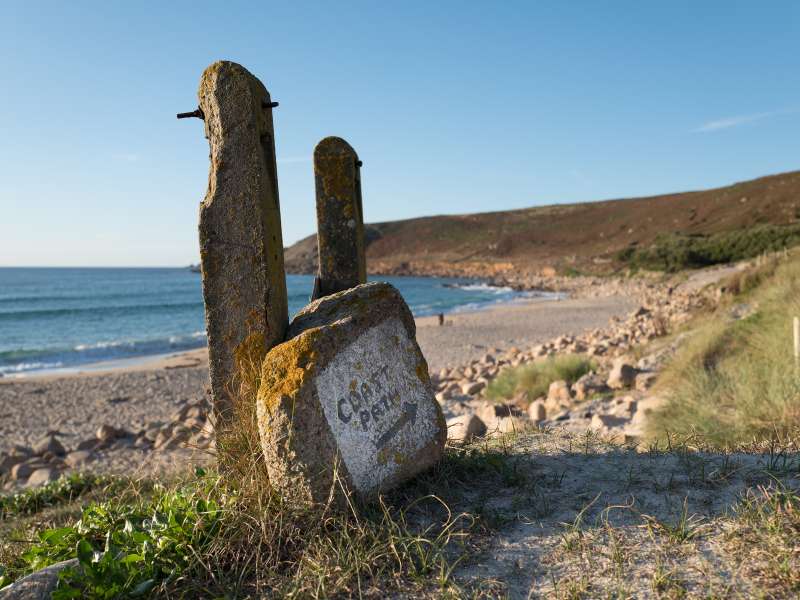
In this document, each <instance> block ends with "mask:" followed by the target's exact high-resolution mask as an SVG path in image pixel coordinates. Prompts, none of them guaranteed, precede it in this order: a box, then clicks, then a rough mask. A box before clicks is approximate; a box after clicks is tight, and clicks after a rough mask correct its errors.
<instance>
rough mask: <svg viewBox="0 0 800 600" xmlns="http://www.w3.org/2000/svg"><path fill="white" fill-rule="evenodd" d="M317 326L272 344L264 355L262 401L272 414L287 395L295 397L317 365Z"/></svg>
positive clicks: (259, 400) (260, 398)
mask: <svg viewBox="0 0 800 600" xmlns="http://www.w3.org/2000/svg"><path fill="white" fill-rule="evenodd" d="M316 334H317V330H315V329H310V330H308V331H306V332H304V333H302V334H301V335H299V336H297V337H296V338H293V339H291V340H289V341H287V342H284V343H283V344H278V345H277V346H275V347H274V348H272V349H271V350H270V351H269V352H268V353H267V355H266V357H265V358H264V363H263V367H262V371H261V386H260V387H259V390H258V402H259V403H261V404H263V405H264V407H265V408H266V409H267V411H268V412H269V413H270V414H271V413H273V412H274V411H275V409H276V408H277V407H278V405H279V404H280V403H281V401H283V400H284V399H288V400H290V401H294V399H295V398H296V396H297V392H298V391H299V390H300V389H301V387H302V385H303V383H304V381H305V380H306V378H307V377H308V376H309V374H310V373H311V372H312V371H313V369H314V367H315V366H316V356H317V353H316V351H315V347H316V341H317V338H318V337H319V336H318V335H316Z"/></svg>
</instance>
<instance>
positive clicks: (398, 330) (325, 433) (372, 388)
mask: <svg viewBox="0 0 800 600" xmlns="http://www.w3.org/2000/svg"><path fill="white" fill-rule="evenodd" d="M257 414H258V423H259V430H260V434H261V442H262V446H263V450H264V456H265V458H266V464H267V469H268V471H269V476H270V482H271V483H272V484H273V485H275V486H276V487H277V488H279V489H282V490H285V491H290V492H291V493H292V495H293V496H294V497H301V498H305V499H307V500H314V501H324V500H325V499H326V498H327V497H328V495H329V494H330V493H331V491H332V490H333V489H335V488H336V486H335V485H334V484H335V476H338V478H339V481H340V482H342V483H343V484H344V486H345V487H346V489H348V490H349V491H351V492H353V493H355V494H356V495H358V496H359V497H361V498H365V499H368V498H371V497H373V496H374V495H375V494H377V493H379V492H380V491H382V490H386V489H388V488H390V487H392V486H394V485H396V484H397V483H399V482H401V481H403V480H405V479H407V478H409V477H411V476H413V475H415V474H417V473H419V472H420V471H422V470H424V469H427V468H428V467H430V466H431V465H432V464H434V463H435V462H436V461H438V460H439V458H440V457H441V455H442V451H443V448H444V442H445V439H446V436H447V428H446V425H445V422H444V418H443V416H442V412H441V408H440V407H439V404H438V403H437V402H436V400H435V399H434V395H433V388H432V386H431V382H430V378H429V376H428V366H427V363H426V362H425V359H424V357H423V356H422V353H421V351H420V349H419V346H418V345H417V342H416V339H415V325H414V320H413V318H412V316H411V313H410V311H409V309H408V307H407V306H406V304H405V302H404V301H403V299H402V297H401V296H400V294H399V292H397V290H396V289H395V288H393V287H392V286H391V285H389V284H387V283H370V284H365V285H360V286H358V287H355V288H352V289H350V290H346V291H344V292H340V293H337V294H334V295H331V296H326V297H324V298H321V299H320V300H317V301H316V302H313V303H311V304H310V305H308V306H307V307H306V308H305V309H303V310H302V311H301V312H300V313H299V314H298V315H297V316H296V317H295V319H294V321H293V322H292V325H291V326H290V328H289V334H288V340H287V341H286V342H284V343H283V344H280V345H278V346H275V347H274V348H273V349H272V350H270V352H268V353H267V356H266V357H265V359H264V364H263V370H262V376H261V387H260V389H259V393H258V400H257Z"/></svg>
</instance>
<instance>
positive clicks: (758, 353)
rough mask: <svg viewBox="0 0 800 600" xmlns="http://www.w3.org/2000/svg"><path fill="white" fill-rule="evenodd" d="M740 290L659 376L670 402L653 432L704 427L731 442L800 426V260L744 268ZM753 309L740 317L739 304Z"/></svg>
mask: <svg viewBox="0 0 800 600" xmlns="http://www.w3.org/2000/svg"><path fill="white" fill-rule="evenodd" d="M726 285H727V287H728V289H729V290H731V291H732V292H733V295H732V296H731V297H730V298H729V299H728V300H726V301H724V302H722V303H720V305H719V307H718V308H717V310H716V311H715V312H714V313H713V314H711V315H707V316H705V317H703V318H702V319H701V320H700V321H699V322H698V323H695V324H694V329H693V334H692V338H691V339H690V340H689V341H688V342H687V343H686V345H685V346H684V347H683V348H682V349H681V350H680V351H679V353H678V355H677V356H676V357H675V358H674V360H673V361H672V363H671V364H670V365H669V366H668V368H667V370H666V371H665V373H664V374H663V375H662V377H661V378H660V380H659V385H658V388H657V392H658V393H660V394H661V395H663V396H664V397H665V398H666V402H665V405H664V406H663V408H662V409H661V410H659V411H657V412H656V413H655V414H654V415H653V417H652V418H651V419H650V426H649V435H650V436H651V437H654V436H655V437H657V436H663V435H665V434H666V433H668V432H673V433H679V434H682V435H687V434H692V433H696V434H697V435H698V436H699V437H702V438H703V439H705V440H706V442H707V443H711V444H715V445H716V446H717V447H725V446H728V445H732V444H736V443H745V442H747V441H749V440H752V439H770V438H775V437H785V436H786V435H787V434H788V433H789V432H791V431H793V430H795V429H796V428H797V427H798V426H799V425H800V371H798V369H797V368H796V366H795V364H794V358H793V353H792V344H793V342H792V317H793V316H795V315H798V316H800V260H798V259H797V258H796V257H792V259H791V260H790V261H784V262H778V261H777V259H774V260H773V261H771V262H770V263H767V264H765V265H762V266H760V267H758V268H753V269H751V270H749V271H746V272H743V273H740V274H737V275H736V276H735V277H734V278H732V279H731V281H729V282H728V283H727V284H726ZM742 307H744V308H746V309H748V311H749V312H750V314H749V315H748V316H746V317H744V318H741V319H734V318H733V317H732V316H731V315H732V312H734V310H733V309H735V308H739V309H741V308H742Z"/></svg>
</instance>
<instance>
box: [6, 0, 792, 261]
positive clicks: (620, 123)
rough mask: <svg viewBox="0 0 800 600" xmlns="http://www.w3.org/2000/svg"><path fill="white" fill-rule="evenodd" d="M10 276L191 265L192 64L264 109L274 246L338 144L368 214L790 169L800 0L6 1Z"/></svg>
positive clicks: (196, 155)
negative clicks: (273, 193)
mask: <svg viewBox="0 0 800 600" xmlns="http://www.w3.org/2000/svg"><path fill="white" fill-rule="evenodd" d="M0 56H2V57H3V69H2V80H1V81H2V83H0V266H173V265H174V266H179V265H186V264H189V263H194V262H197V261H198V255H199V252H198V241H197V217H198V206H199V203H200V201H201V200H202V198H203V196H204V194H205V190H206V184H207V177H208V143H207V141H206V140H205V138H204V136H203V124H202V122H200V121H199V120H197V119H187V120H177V119H176V118H175V114H176V113H177V112H183V111H190V110H193V109H194V108H196V106H197V96H196V94H197V86H198V82H199V79H200V75H201V73H202V72H203V69H204V68H205V67H206V66H208V65H209V64H211V63H212V62H214V61H216V60H220V59H224V60H232V61H235V62H238V63H241V64H242V65H244V66H245V67H246V68H247V69H248V70H249V71H250V72H252V73H253V74H254V75H256V76H257V77H258V78H260V79H261V81H262V82H263V83H264V84H265V86H266V87H267V89H268V90H269V91H270V93H271V94H272V97H273V99H274V100H277V101H278V102H280V106H279V107H278V108H277V109H275V112H274V121H275V130H276V133H275V135H276V153H277V157H278V177H279V188H280V202H281V212H282V226H283V237H284V243H285V244H286V245H289V244H291V243H292V242H294V241H296V240H298V239H300V238H302V237H304V236H306V235H309V234H312V233H314V231H315V229H316V215H315V204H314V179H313V170H312V164H311V155H312V151H313V148H314V146H315V145H316V143H317V142H318V141H319V140H320V139H322V138H323V137H326V136H329V135H337V136H340V137H343V138H345V139H346V140H348V141H349V142H350V143H351V145H352V146H353V147H354V148H355V149H356V151H357V152H358V153H359V156H360V158H361V159H362V160H363V162H364V166H363V168H362V189H363V199H364V212H365V220H366V221H367V222H377V221H387V220H394V219H403V218H409V217H415V216H421V215H434V214H444V213H451V214H452V213H455V214H458V213H470V212H482V211H490V210H503V209H513V208H523V207H528V206H536V205H543V204H553V203H565V202H582V201H591V200H602V199H608V198H620V197H635V196H643V195H653V194H659V193H667V192H675V191H683V190H691V189H700V188H709V187H715V186H720V185H727V184H729V183H733V182H735V181H741V180H746V179H750V178H753V177H758V176H761V175H766V174H770V173H778V172H783V171H790V170H797V169H800V156H799V155H798V150H799V149H800V3H798V2H796V1H793V0H792V1H787V2H778V1H769V2H738V1H732V0H725V1H721V2H717V1H704V2H696V1H695V0H692V1H680V0H674V1H670V2H641V1H635V2H634V1H631V2H627V1H624V2H623V1H609V2H594V1H588V0H586V1H578V0H576V1H572V2H557V1H548V2H534V1H526V2H511V1H508V2H496V3H490V2H445V1H441V2H429V1H425V2H414V1H406V2H402V3H389V2H345V1H342V2H336V3H331V2H319V3H314V2H302V1H296V2H258V3H256V2H253V3H236V2H213V3H211V2H202V1H193V2H137V3H123V2H87V1H76V2H70V3H67V2H53V3H48V2H36V3H34V2H11V1H9V0H0Z"/></svg>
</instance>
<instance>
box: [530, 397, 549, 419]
mask: <svg viewBox="0 0 800 600" xmlns="http://www.w3.org/2000/svg"><path fill="white" fill-rule="evenodd" d="M528 417H530V420H531V421H533V422H534V423H535V424H537V425H538V424H539V423H541V422H542V421H544V420H545V419H546V418H547V409H545V407H544V402H542V401H541V400H534V401H533V402H531V405H530V406H529V407H528Z"/></svg>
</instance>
